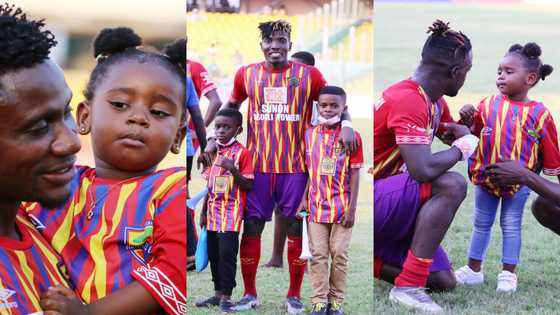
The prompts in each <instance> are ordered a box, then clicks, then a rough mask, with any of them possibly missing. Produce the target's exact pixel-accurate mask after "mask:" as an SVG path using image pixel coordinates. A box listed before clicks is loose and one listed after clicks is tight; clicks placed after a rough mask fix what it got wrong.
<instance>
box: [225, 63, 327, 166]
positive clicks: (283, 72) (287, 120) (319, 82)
mask: <svg viewBox="0 0 560 315" xmlns="http://www.w3.org/2000/svg"><path fill="white" fill-rule="evenodd" d="M325 84H326V82H325V79H323V75H322V74H321V72H319V70H317V69H316V68H315V67H312V66H308V65H304V64H301V63H298V62H291V61H289V62H288V65H287V66H286V67H285V68H283V69H278V70H276V69H267V68H266V65H265V63H264V62H261V63H256V64H251V65H248V66H243V67H241V68H240V69H239V70H238V71H237V73H236V75H235V80H234V87H233V91H232V94H231V99H230V102H232V103H235V104H241V103H242V102H243V101H244V100H245V99H247V98H248V99H249V103H248V114H247V149H248V150H249V152H250V153H251V156H252V158H253V168H254V169H255V172H260V173H304V172H305V157H304V151H305V149H304V137H305V130H306V129H307V128H308V127H310V126H311V125H310V124H311V114H312V111H313V101H316V100H317V98H318V97H319V92H320V90H321V88H323V86H325Z"/></svg>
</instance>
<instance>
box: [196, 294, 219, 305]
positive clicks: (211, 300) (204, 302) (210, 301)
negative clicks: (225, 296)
mask: <svg viewBox="0 0 560 315" xmlns="http://www.w3.org/2000/svg"><path fill="white" fill-rule="evenodd" d="M218 305H220V298H219V297H217V296H215V295H214V296H211V297H209V298H207V299H204V300H199V301H196V302H195V303H194V306H196V307H210V306H218Z"/></svg>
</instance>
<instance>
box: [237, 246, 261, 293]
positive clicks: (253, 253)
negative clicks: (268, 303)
mask: <svg viewBox="0 0 560 315" xmlns="http://www.w3.org/2000/svg"><path fill="white" fill-rule="evenodd" d="M260 259H261V237H260V236H243V237H242V238H241V246H240V247H239V260H240V261H241V275H242V276H243V284H244V286H245V293H244V294H250V295H254V296H257V284H256V282H257V267H258V266H259V260H260Z"/></svg>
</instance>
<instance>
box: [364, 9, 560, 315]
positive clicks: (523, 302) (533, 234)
mask: <svg viewBox="0 0 560 315" xmlns="http://www.w3.org/2000/svg"><path fill="white" fill-rule="evenodd" d="M436 19H441V20H443V21H447V22H450V26H451V27H452V28H453V29H454V30H458V31H462V32H463V33H465V34H466V35H467V36H468V37H469V38H470V40H471V43H472V47H473V48H472V51H473V67H472V70H471V71H470V72H469V74H468V75H467V79H466V81H465V85H464V87H463V88H462V89H461V91H459V94H458V95H457V96H456V97H447V98H446V101H447V103H448V104H449V106H450V110H451V114H452V115H453V116H454V118H455V119H458V118H459V114H458V113H459V109H460V108H461V106H463V105H464V104H466V103H471V104H475V105H478V102H480V100H481V99H482V98H484V97H486V96H489V95H492V94H496V93H498V91H497V88H496V84H495V81H496V77H497V74H496V73H497V69H498V63H499V61H500V59H501V58H502V57H503V56H504V55H505V53H506V52H507V50H508V49H509V47H510V46H511V45H513V44H515V43H519V44H521V45H524V44H526V43H527V42H536V43H537V44H539V45H540V46H541V49H542V55H541V60H542V61H543V62H544V63H547V64H550V65H552V66H553V67H555V70H554V72H552V74H551V75H550V76H549V77H547V78H546V80H545V81H540V82H539V83H538V84H537V85H536V86H535V87H534V88H532V89H531V90H530V91H529V98H531V99H533V100H538V101H542V102H543V103H544V104H545V105H546V106H547V107H548V109H549V110H550V112H551V113H552V117H553V118H554V121H555V123H556V126H557V128H558V124H559V123H560V105H559V104H560V43H559V42H558V38H560V1H556V0H554V1H551V0H548V1H542V0H541V1H535V0H532V1H521V0H500V1H493V0H485V1H473V0H469V1H466V0H463V1H387V0H375V15H374V20H375V26H376V27H375V45H374V51H375V63H374V72H375V74H376V75H375V82H374V90H375V98H376V99H377V98H378V97H380V95H381V93H382V91H383V90H384V89H386V88H387V87H389V86H390V85H391V84H393V83H396V82H397V81H400V80H403V79H406V78H408V77H409V76H411V75H412V73H413V72H414V70H415V68H416V66H417V65H418V63H419V61H420V54H421V51H422V46H423V45H424V42H425V40H426V38H427V34H426V31H427V29H428V26H429V25H431V23H432V22H433V21H434V20H436ZM445 148H446V146H445V145H443V144H442V143H441V142H439V140H436V141H434V145H433V146H432V152H438V151H441V150H443V149H445ZM466 165H467V164H466V163H458V164H457V165H456V166H455V167H454V168H453V170H454V171H456V172H459V173H461V174H463V176H465V177H467V170H466ZM550 179H551V180H552V181H554V182H558V179H556V178H550ZM534 198H535V194H534V193H533V194H531V197H529V201H528V202H527V204H526V207H525V217H524V223H523V229H522V233H523V236H522V239H523V245H522V250H521V263H520V265H519V267H518V268H517V270H516V273H517V274H518V277H519V282H518V285H519V287H518V291H517V293H515V295H514V296H505V295H500V294H497V293H496V276H497V274H498V273H499V272H500V271H501V257H502V235H501V229H500V228H499V224H498V219H496V222H495V224H494V230H493V234H492V240H491V242H490V247H489V249H488V255H487V259H486V260H485V263H484V271H485V283H484V285H482V286H478V287H473V288H470V287H457V289H456V290H455V291H454V292H452V293H446V294H435V295H434V300H435V301H436V302H437V303H440V305H442V306H443V307H445V311H446V313H448V314H558V310H557V307H556V304H555V303H554V302H553V301H555V299H556V294H557V293H558V289H559V288H558V283H560V275H559V274H558V272H557V271H558V247H559V246H560V238H559V237H557V236H556V235H554V234H553V233H551V232H550V231H549V230H547V229H545V228H543V227H542V226H540V225H539V224H538V223H537V222H536V220H535V218H534V217H533V215H532V214H531V209H530V204H531V202H532V200H533V199H534ZM473 211H474V186H473V185H472V184H471V183H470V182H469V185H468V195H467V198H466V199H465V201H464V202H463V203H462V204H461V208H460V209H459V211H458V212H457V214H456V216H455V220H454V221H453V224H452V225H451V228H450V229H449V231H448V232H447V234H446V236H445V238H444V242H443V246H444V248H445V249H446V251H447V253H448V255H449V258H450V260H451V261H452V263H453V267H454V268H459V267H461V266H463V265H465V264H466V263H467V257H466V256H467V249H468V245H469V239H470V235H471V232H472V218H473ZM390 289H391V286H390V285H388V284H386V283H383V282H381V281H375V282H374V298H375V308H374V309H375V313H376V314H384V315H385V314H395V315H397V314H399V315H400V314H408V313H407V312H406V311H404V310H403V309H400V308H395V307H393V306H392V305H391V303H390V301H389V298H388V295H389V290H390Z"/></svg>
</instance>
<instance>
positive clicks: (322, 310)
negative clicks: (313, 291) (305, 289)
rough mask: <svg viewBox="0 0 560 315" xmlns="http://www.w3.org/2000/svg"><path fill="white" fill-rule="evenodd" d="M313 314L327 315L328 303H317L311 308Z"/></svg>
mask: <svg viewBox="0 0 560 315" xmlns="http://www.w3.org/2000/svg"><path fill="white" fill-rule="evenodd" d="M311 315H327V304H325V303H315V304H313V308H312V309H311Z"/></svg>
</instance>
